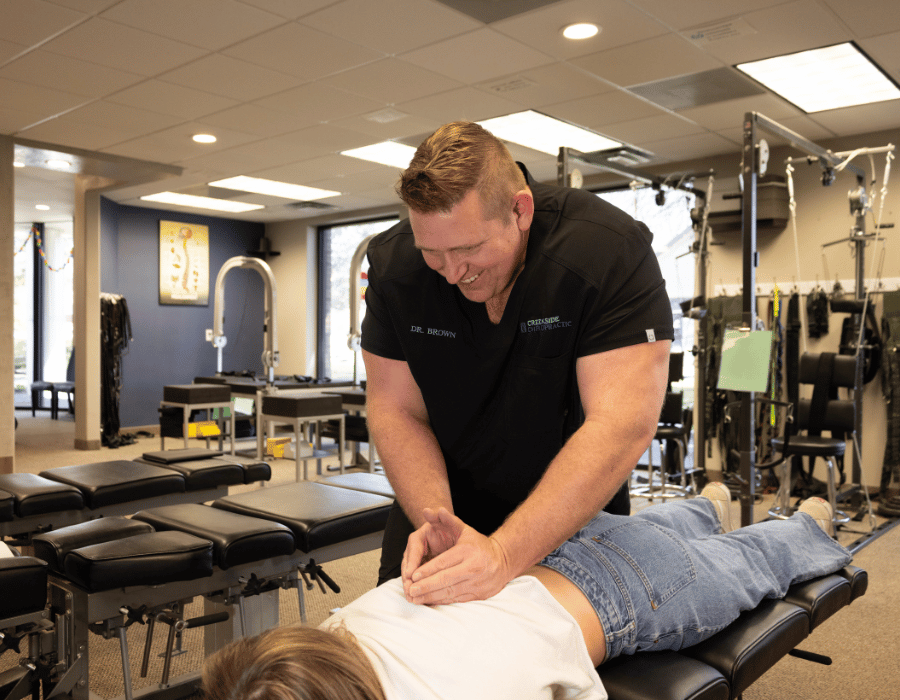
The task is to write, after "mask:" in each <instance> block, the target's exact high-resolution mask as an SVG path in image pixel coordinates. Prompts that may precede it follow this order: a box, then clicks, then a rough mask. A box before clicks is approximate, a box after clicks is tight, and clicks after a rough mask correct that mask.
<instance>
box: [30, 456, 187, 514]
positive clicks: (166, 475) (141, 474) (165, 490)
mask: <svg viewBox="0 0 900 700" xmlns="http://www.w3.org/2000/svg"><path fill="white" fill-rule="evenodd" d="M40 475H41V476H43V477H46V478H48V479H53V480H54V481H61V482H62V483H64V484H70V485H72V486H75V487H77V488H78V489H79V490H80V491H81V492H82V494H84V497H85V501H86V503H87V506H88V508H101V507H103V506H108V505H112V504H115V503H124V502H127V501H136V500H139V499H142V498H153V497H155V496H165V495H168V494H171V493H184V490H185V484H184V477H183V476H181V474H178V473H176V472H173V471H172V470H171V469H165V468H163V467H157V466H153V465H151V464H141V463H140V462H127V461H124V460H117V461H111V462H96V463H94V464H82V465H79V466H73V467H57V468H55V469H49V470H47V471H43V472H41V474H40Z"/></svg>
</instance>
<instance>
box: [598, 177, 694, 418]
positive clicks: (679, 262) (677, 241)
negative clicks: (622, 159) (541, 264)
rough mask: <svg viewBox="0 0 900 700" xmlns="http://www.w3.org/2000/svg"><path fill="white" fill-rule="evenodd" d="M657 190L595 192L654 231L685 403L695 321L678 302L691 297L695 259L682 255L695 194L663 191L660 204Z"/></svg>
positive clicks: (690, 393)
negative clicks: (680, 362)
mask: <svg viewBox="0 0 900 700" xmlns="http://www.w3.org/2000/svg"><path fill="white" fill-rule="evenodd" d="M656 194H657V193H656V191H655V190H653V189H650V188H649V187H645V188H641V189H635V190H616V191H612V192H598V193H597V196H598V197H601V198H603V199H605V200H606V201H607V202H609V203H610V204H612V205H614V206H616V207H618V208H619V209H621V210H623V211H624V212H626V213H627V214H630V215H631V216H632V217H634V218H635V219H637V220H638V221H642V222H644V223H645V224H646V225H647V228H649V229H650V231H651V232H652V233H653V250H654V251H656V257H657V260H659V266H660V269H661V270H662V274H663V278H664V279H665V280H666V290H667V291H668V292H669V299H670V300H671V302H672V317H673V319H674V321H675V340H674V341H673V343H672V352H684V354H685V357H684V380H683V381H682V382H679V383H678V385H677V387H673V388H674V389H675V390H676V391H683V392H684V404H685V406H692V405H693V403H694V362H693V356H692V355H691V348H692V347H693V346H694V321H693V320H691V319H686V318H684V316H683V314H682V313H681V307H680V306H679V304H680V303H681V302H683V301H687V300H688V299H693V298H694V277H695V267H694V264H695V262H696V259H695V257H694V256H693V255H685V253H687V252H688V251H689V250H690V248H691V245H692V243H693V242H694V229H693V225H692V222H691V208H692V207H693V206H694V199H695V196H694V195H693V194H691V193H689V192H684V191H682V190H668V191H666V197H665V202H664V204H662V206H660V205H658V204H657V203H656Z"/></svg>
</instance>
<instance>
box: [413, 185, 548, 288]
mask: <svg viewBox="0 0 900 700" xmlns="http://www.w3.org/2000/svg"><path fill="white" fill-rule="evenodd" d="M517 196H518V195H517ZM528 196H529V197H530V193H528ZM514 204H515V202H514V201H510V203H509V213H508V215H507V216H506V217H504V218H503V219H493V220H491V221H486V220H485V219H484V216H483V214H482V207H481V199H480V197H479V196H478V192H477V191H475V190H472V191H471V192H469V193H468V194H467V195H466V196H465V197H463V199H462V200H461V201H460V202H459V203H458V204H457V205H456V206H455V207H453V209H451V210H450V212H449V213H431V214H421V213H417V212H415V211H412V210H410V212H409V220H410V224H411V225H412V229H413V237H414V238H415V241H416V248H418V249H419V250H421V251H422V257H423V258H424V259H425V263H426V264H427V265H428V267H430V268H431V269H432V270H434V271H435V272H437V273H439V274H440V275H442V276H443V277H444V278H445V279H446V280H447V282H449V283H450V284H455V285H456V286H457V287H458V288H459V290H460V291H461V292H462V294H463V296H464V297H466V299H468V300H469V301H474V302H478V303H485V302H487V301H489V300H490V299H493V298H499V297H500V295H502V293H503V292H504V291H505V290H507V289H508V288H509V286H510V285H511V283H512V282H513V280H514V279H515V275H516V274H517V273H518V271H519V267H520V266H521V264H522V261H523V260H524V259H525V247H526V244H527V240H528V238H527V236H528V226H529V225H530V223H531V222H530V217H528V221H527V225H525V228H524V229H522V228H521V226H522V225H523V221H522V218H521V217H520V216H518V215H516V214H515V213H514V210H513V207H514Z"/></svg>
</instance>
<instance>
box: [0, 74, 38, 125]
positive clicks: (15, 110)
mask: <svg viewBox="0 0 900 700" xmlns="http://www.w3.org/2000/svg"><path fill="white" fill-rule="evenodd" d="M2 88H3V85H2V83H0V89H2ZM46 116H47V115H46V114H45V113H44V112H40V111H37V110H33V109H31V108H30V107H29V106H27V105H26V106H25V107H20V106H18V105H17V106H15V107H12V106H7V105H6V104H5V103H3V102H0V134H15V133H17V132H19V131H21V130H22V129H24V128H25V127H27V126H30V125H31V124H37V123H38V122H39V121H41V120H42V119H45V118H46Z"/></svg>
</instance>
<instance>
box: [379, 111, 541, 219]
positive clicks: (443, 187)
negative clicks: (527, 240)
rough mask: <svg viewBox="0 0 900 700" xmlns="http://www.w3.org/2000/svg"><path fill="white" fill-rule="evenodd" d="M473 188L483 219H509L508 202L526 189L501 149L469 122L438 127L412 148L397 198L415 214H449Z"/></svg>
mask: <svg viewBox="0 0 900 700" xmlns="http://www.w3.org/2000/svg"><path fill="white" fill-rule="evenodd" d="M476 187H477V188H478V192H479V195H480V196H481V204H482V211H483V213H484V218H485V219H486V220H488V221H490V220H492V219H503V218H506V217H511V216H512V210H513V206H512V205H513V197H514V196H515V194H516V192H519V191H521V190H523V189H525V188H526V187H527V183H526V181H525V176H524V174H523V173H522V171H521V169H520V168H519V166H518V165H516V162H515V161H514V160H513V158H512V156H511V155H510V153H509V151H508V150H507V148H506V146H504V145H503V142H502V141H500V139H498V138H497V137H496V136H494V135H493V134H492V133H491V132H489V131H488V130H487V129H485V128H483V127H481V126H479V125H478V124H475V123H473V122H461V121H460V122H451V123H449V124H445V125H444V126H442V127H440V128H439V129H438V130H437V131H435V132H434V133H433V134H432V135H431V136H429V137H428V138H427V139H425V141H423V142H422V144H421V145H420V146H419V147H418V148H417V149H416V153H415V155H414V156H413V158H412V161H410V164H409V167H408V168H407V169H406V170H404V171H403V173H401V175H400V182H399V183H398V185H397V194H398V195H399V197H400V199H402V200H403V202H404V203H405V204H406V205H407V206H408V207H409V208H410V209H412V210H413V211H415V212H417V213H420V214H431V213H435V212H449V211H450V210H451V209H453V207H455V206H456V205H457V204H459V202H460V201H461V200H462V199H463V198H464V197H465V196H466V195H467V194H468V193H469V192H470V191H471V190H472V189H473V188H476Z"/></svg>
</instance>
